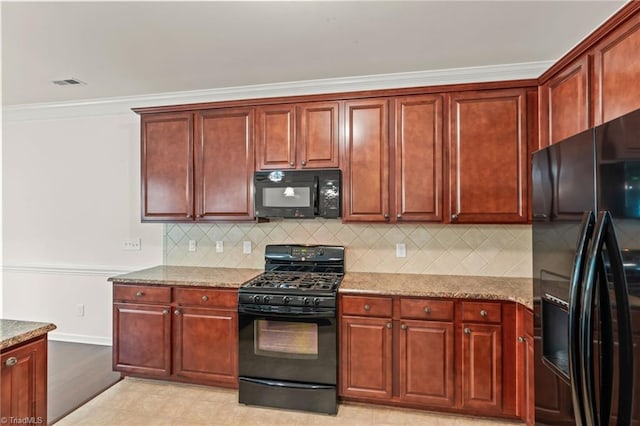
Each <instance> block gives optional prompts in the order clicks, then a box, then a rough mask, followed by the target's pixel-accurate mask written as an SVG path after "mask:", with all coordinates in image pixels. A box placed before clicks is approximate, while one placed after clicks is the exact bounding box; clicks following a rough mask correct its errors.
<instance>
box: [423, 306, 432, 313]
mask: <svg viewBox="0 0 640 426" xmlns="http://www.w3.org/2000/svg"><path fill="white" fill-rule="evenodd" d="M424 313H425V314H430V313H431V309H429V307H428V306H426V307H425V308H424Z"/></svg>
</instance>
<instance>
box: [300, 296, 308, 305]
mask: <svg viewBox="0 0 640 426" xmlns="http://www.w3.org/2000/svg"><path fill="white" fill-rule="evenodd" d="M302 303H304V304H305V305H308V304H309V298H308V297H305V298H304V299H302Z"/></svg>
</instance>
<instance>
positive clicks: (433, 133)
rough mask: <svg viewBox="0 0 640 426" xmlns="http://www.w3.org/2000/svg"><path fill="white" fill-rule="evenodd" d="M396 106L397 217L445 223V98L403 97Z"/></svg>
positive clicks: (398, 218) (426, 96) (396, 102)
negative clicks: (443, 183) (443, 111)
mask: <svg viewBox="0 0 640 426" xmlns="http://www.w3.org/2000/svg"><path fill="white" fill-rule="evenodd" d="M394 103H395V135H394V146H395V217H396V219H397V220H398V221H441V220H442V194H443V191H442V125H443V120H442V96H440V95H423V96H403V97H398V98H396V99H395V101H394Z"/></svg>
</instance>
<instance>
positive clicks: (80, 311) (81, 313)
mask: <svg viewBox="0 0 640 426" xmlns="http://www.w3.org/2000/svg"><path fill="white" fill-rule="evenodd" d="M76 316H77V317H83V316H84V305H83V304H82V303H78V304H77V305H76Z"/></svg>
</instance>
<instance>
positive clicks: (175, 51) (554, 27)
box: [0, 0, 625, 105]
mask: <svg viewBox="0 0 640 426" xmlns="http://www.w3.org/2000/svg"><path fill="white" fill-rule="evenodd" d="M624 3H625V2H624V1H614V0H609V1H410V2H405V1H387V2H385V1H376V2H365V1H359V2H328V1H315V2H313V1H306V2H265V1H262V2H148V1H146V2H67V3H63V2H7V1H3V2H2V3H1V9H0V13H1V15H2V29H1V31H2V103H3V104H4V105H19V104H32V103H42V102H65V101H77V100H83V99H85V100H86V99H95V98H106V97H121V96H139V95H150V94H161V93H167V92H180V91H191V90H206V89H216V88H225V87H237V86H247V85H256V84H268V83H282V82H294V81H303V80H315V79H329V78H338V77H353V76H368V75H377V74H390V73H406V72H414V71H428V70H442V69H450V68H467V67H476V66H490V65H500V64H519V63H528V62H539V61H550V60H552V61H555V60H557V59H559V58H560V57H561V56H562V55H563V54H564V53H566V52H567V51H568V50H569V49H571V48H572V47H573V46H575V45H576V44H577V43H578V42H579V41H580V40H582V39H583V38H584V37H585V36H586V35H588V34H589V33H590V32H591V31H593V30H594V29H595V28H596V27H597V26H598V25H600V24H601V23H602V22H604V20H606V19H607V18H608V17H609V16H611V15H612V14H613V13H614V12H615V11H616V10H618V9H619V8H620V7H621V6H622V5H623V4H624ZM67 78H77V79H79V80H82V81H84V82H86V83H87V84H86V85H82V86H67V87H59V86H56V85H54V84H53V83H51V81H52V80H59V79H67Z"/></svg>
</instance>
